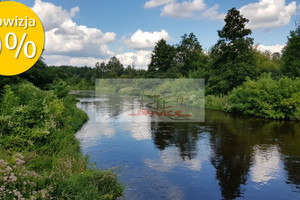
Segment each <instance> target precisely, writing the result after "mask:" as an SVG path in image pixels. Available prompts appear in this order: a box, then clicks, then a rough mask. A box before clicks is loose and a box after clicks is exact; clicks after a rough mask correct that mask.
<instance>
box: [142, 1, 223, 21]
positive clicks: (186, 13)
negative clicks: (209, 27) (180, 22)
mask: <svg viewBox="0 0 300 200" xmlns="http://www.w3.org/2000/svg"><path fill="white" fill-rule="evenodd" d="M161 5H164V7H163V8H162V11H161V13H160V15H161V16H167V17H173V18H190V17H191V18H195V19H203V18H208V19H211V20H223V19H224V17H225V14H220V13H219V12H218V11H217V10H218V8H219V5H218V4H215V5H214V6H213V7H211V8H208V7H207V5H206V4H205V3H204V0H192V1H191V0H190V1H182V2H178V1H177V0H163V1H158V0H151V1H147V2H146V3H145V6H144V7H145V8H153V7H157V6H161Z"/></svg>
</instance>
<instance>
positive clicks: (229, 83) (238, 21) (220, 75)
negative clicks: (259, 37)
mask: <svg viewBox="0 0 300 200" xmlns="http://www.w3.org/2000/svg"><path fill="white" fill-rule="evenodd" d="M248 22H249V20H248V19H246V18H244V17H243V16H242V15H241V14H240V12H239V11H238V10H237V9H235V8H232V9H230V10H229V11H228V13H227V15H226V17H225V25H224V27H223V29H222V30H219V31H218V35H219V37H220V39H219V40H218V42H217V44H216V45H215V46H214V47H213V48H212V51H211V58H212V62H211V65H210V77H209V90H208V92H209V93H213V94H226V93H228V92H229V91H230V90H232V89H233V88H234V87H236V86H238V85H241V84H242V83H243V82H244V81H245V80H246V77H247V76H249V77H251V78H253V77H254V76H255V75H257V73H256V67H255V60H254V53H253V50H252V45H253V38H250V37H247V36H248V35H250V34H251V33H252V32H251V30H250V29H247V28H245V26H246V23H248Z"/></svg>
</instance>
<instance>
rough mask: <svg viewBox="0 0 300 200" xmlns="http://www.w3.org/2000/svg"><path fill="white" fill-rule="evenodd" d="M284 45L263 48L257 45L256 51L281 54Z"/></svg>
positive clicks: (263, 46)
mask: <svg viewBox="0 0 300 200" xmlns="http://www.w3.org/2000/svg"><path fill="white" fill-rule="evenodd" d="M284 46H285V45H281V44H276V45H273V46H265V45H262V44H259V45H257V49H258V50H260V51H263V52H264V51H269V52H270V53H276V52H278V53H281V51H282V49H283V48H284Z"/></svg>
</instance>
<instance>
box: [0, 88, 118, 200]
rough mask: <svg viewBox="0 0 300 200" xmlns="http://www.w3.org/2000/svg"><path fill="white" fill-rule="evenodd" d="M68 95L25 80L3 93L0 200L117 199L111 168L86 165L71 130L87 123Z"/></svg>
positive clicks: (73, 130)
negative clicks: (46, 89)
mask: <svg viewBox="0 0 300 200" xmlns="http://www.w3.org/2000/svg"><path fill="white" fill-rule="evenodd" d="M75 104H76V99H75V98H73V97H70V96H64V97H62V98H58V97H57V95H56V94H55V91H52V90H50V91H42V90H40V89H38V88H37V87H35V86H33V85H32V84H31V83H28V82H21V83H19V84H14V85H7V86H5V87H4V92H3V93H2V94H1V105H0V110H1V115H0V199H5V200H6V199H7V200H10V199H116V198H117V197H119V196H120V195H122V192H123V188H122V186H121V185H120V184H119V183H118V180H117V177H116V174H115V173H113V172H112V171H111V170H99V169H95V168H94V167H93V166H90V165H89V163H88V159H87V157H83V156H82V154H81V151H80V148H79V142H78V141H77V140H76V138H75V132H76V131H77V130H78V129H80V127H81V126H82V124H83V123H84V122H86V121H87V119H88V118H87V115H86V114H85V113H84V112H83V111H81V110H79V109H78V108H77V107H76V105H75Z"/></svg>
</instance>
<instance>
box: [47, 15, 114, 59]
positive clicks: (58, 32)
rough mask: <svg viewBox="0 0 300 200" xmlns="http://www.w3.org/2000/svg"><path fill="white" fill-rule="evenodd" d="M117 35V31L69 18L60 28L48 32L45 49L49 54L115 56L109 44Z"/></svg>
mask: <svg viewBox="0 0 300 200" xmlns="http://www.w3.org/2000/svg"><path fill="white" fill-rule="evenodd" d="M115 37H116V34H115V33H110V32H108V33H102V31H101V30H99V29H96V28H88V27H86V26H78V25H77V24H76V23H74V22H73V21H72V20H70V19H69V20H66V21H65V22H64V23H63V24H62V25H61V26H60V27H59V28H55V29H52V30H50V31H48V32H46V45H45V49H46V52H47V54H59V55H69V56H77V57H85V56H93V57H100V58H107V57H111V56H113V53H112V52H111V51H110V50H109V49H108V47H107V44H108V43H110V42H113V41H114V40H115Z"/></svg>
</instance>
